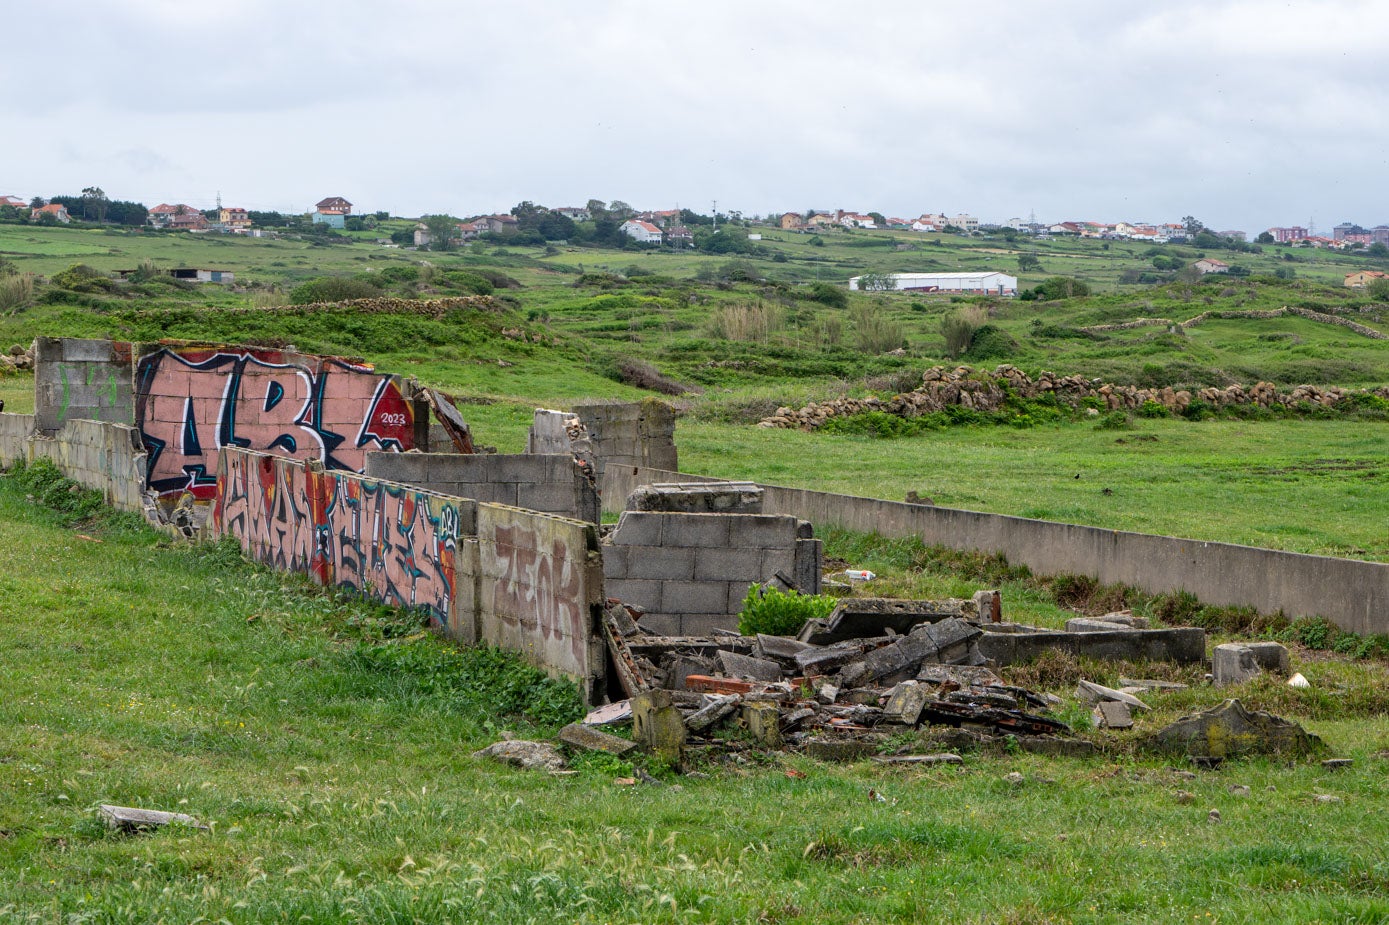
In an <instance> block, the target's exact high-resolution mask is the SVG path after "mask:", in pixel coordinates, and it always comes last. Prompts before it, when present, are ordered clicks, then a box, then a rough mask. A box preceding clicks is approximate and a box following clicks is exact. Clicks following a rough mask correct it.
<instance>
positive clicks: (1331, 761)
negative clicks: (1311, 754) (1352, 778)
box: [1321, 758, 1355, 771]
mask: <svg viewBox="0 0 1389 925" xmlns="http://www.w3.org/2000/svg"><path fill="white" fill-rule="evenodd" d="M1354 763H1355V759H1354V758H1328V759H1326V760H1325V761H1323V762H1322V763H1321V766H1322V767H1324V768H1326V769H1327V770H1328V771H1340V770H1343V769H1345V768H1348V767H1350V766H1351V765H1352V764H1354Z"/></svg>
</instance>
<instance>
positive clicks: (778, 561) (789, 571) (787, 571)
mask: <svg viewBox="0 0 1389 925" xmlns="http://www.w3.org/2000/svg"><path fill="white" fill-rule="evenodd" d="M751 552H752V555H753V557H754V558H756V559H758V560H759V561H760V562H761V563H762V570H761V573H760V575H759V576H758V577H760V578H761V579H763V580H764V581H765V580H766V579H768V578H771V577H772V576H773V575H775V574H776V573H777V572H781V573H782V574H783V575H785V576H786V577H787V578H790V579H791V580H792V581H794V580H795V571H796V550H795V548H794V547H792V548H789V549H763V550H761V555H758V553H757V551H756V550H752V551H751Z"/></svg>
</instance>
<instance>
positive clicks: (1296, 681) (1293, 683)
mask: <svg viewBox="0 0 1389 925" xmlns="http://www.w3.org/2000/svg"><path fill="white" fill-rule="evenodd" d="M1311 686H1312V682H1311V681H1308V680H1307V679H1306V678H1304V677H1303V676H1302V672H1300V671H1299V672H1298V673H1297V674H1295V675H1293V676H1292V677H1291V678H1289V679H1288V687H1311Z"/></svg>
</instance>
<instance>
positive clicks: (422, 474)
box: [365, 452, 429, 485]
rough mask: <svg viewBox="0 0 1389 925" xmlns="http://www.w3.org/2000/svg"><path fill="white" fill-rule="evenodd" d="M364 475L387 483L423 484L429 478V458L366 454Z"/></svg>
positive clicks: (419, 454)
mask: <svg viewBox="0 0 1389 925" xmlns="http://www.w3.org/2000/svg"><path fill="white" fill-rule="evenodd" d="M366 462H367V464H366V473H365V474H366V475H367V476H368V477H369V478H374V479H385V480H386V481H388V482H407V483H409V484H412V485H417V484H420V483H423V482H424V481H425V480H426V479H427V478H428V476H429V456H428V455H427V454H425V453H385V452H371V453H367V454H366Z"/></svg>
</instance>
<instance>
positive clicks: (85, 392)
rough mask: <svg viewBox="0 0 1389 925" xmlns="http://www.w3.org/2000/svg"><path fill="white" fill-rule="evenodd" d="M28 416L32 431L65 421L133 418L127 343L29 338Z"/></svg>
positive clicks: (54, 427)
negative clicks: (30, 404)
mask: <svg viewBox="0 0 1389 925" xmlns="http://www.w3.org/2000/svg"><path fill="white" fill-rule="evenodd" d="M34 348H35V349H34V415H35V417H36V419H37V424H38V429H39V430H41V431H45V432H51V431H54V430H57V429H58V428H59V427H60V426H62V424H63V423H64V422H65V421H73V420H85V421H109V422H111V423H115V424H131V423H134V421H135V392H134V387H133V384H134V366H133V363H132V360H131V356H132V353H131V345H130V344H128V343H124V342H121V341H110V340H88V339H83V338H76V337H40V338H37V339H36V340H35V342H34Z"/></svg>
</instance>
